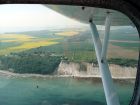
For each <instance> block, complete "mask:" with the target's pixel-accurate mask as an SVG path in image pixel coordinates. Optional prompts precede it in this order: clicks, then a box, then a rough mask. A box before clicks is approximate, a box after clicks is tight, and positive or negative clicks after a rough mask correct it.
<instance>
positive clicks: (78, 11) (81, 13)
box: [45, 5, 133, 26]
mask: <svg viewBox="0 0 140 105" xmlns="http://www.w3.org/2000/svg"><path fill="white" fill-rule="evenodd" d="M45 6H47V7H48V8H50V9H52V10H54V11H57V12H58V13H61V14H63V15H65V16H67V17H70V18H72V19H75V20H78V21H80V22H82V23H86V24H88V23H89V19H91V18H92V20H93V22H94V23H95V24H96V25H104V22H105V18H106V14H107V12H110V13H111V18H112V22H111V26H129V25H133V23H132V22H131V20H130V19H129V18H128V17H127V16H125V15H124V14H123V13H121V12H118V11H115V10H110V9H103V8H94V7H82V6H67V5H45Z"/></svg>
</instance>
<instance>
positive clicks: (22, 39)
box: [0, 34, 35, 42]
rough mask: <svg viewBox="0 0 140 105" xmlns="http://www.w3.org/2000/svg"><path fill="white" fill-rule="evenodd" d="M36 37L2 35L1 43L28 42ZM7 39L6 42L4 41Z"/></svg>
mask: <svg viewBox="0 0 140 105" xmlns="http://www.w3.org/2000/svg"><path fill="white" fill-rule="evenodd" d="M33 38H35V37H32V36H29V35H23V34H1V35H0V39H1V42H27V41H30V40H32V39H33ZM2 39H5V40H2Z"/></svg>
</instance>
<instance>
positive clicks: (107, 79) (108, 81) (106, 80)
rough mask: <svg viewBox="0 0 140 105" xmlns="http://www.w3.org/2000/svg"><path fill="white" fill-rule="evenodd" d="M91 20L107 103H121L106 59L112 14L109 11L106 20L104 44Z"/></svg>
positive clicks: (117, 104) (115, 104)
mask: <svg viewBox="0 0 140 105" xmlns="http://www.w3.org/2000/svg"><path fill="white" fill-rule="evenodd" d="M89 22H90V27H91V31H92V39H93V42H94V46H95V52H96V56H97V60H98V64H99V69H100V73H101V77H102V82H103V87H104V92H105V97H106V101H107V105H120V102H119V98H118V95H117V92H116V90H115V87H114V84H113V80H112V77H111V73H110V70H109V66H108V62H107V60H106V54H107V48H108V42H109V33H110V25H111V16H110V14H109V13H107V16H106V20H105V35H104V40H103V46H102V43H101V40H100V37H99V33H98V30H97V27H96V25H95V24H94V23H93V21H92V19H91V20H90V21H89Z"/></svg>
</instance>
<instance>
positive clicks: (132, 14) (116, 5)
mask: <svg viewBox="0 0 140 105" xmlns="http://www.w3.org/2000/svg"><path fill="white" fill-rule="evenodd" d="M0 3H3V4H5V3H20V4H21V3H22V4H25V3H30V4H31V3H32V4H35V3H36V4H57V5H63V4H65V5H78V6H89V7H101V8H109V9H114V10H118V11H120V12H123V13H124V14H125V15H127V16H128V17H129V18H130V19H131V20H132V22H133V23H134V24H135V26H136V28H137V30H138V32H139V37H140V17H139V11H138V9H137V7H134V6H135V5H133V4H130V3H128V2H127V1H123V0H120V1H119V0H118V1H116V0H112V2H111V3H110V0H108V1H106V0H94V1H92V0H79V1H76V0H75V1H74V0H57V1H56V0H2V1H0ZM120 5H122V6H120ZM139 92H140V52H139V60H138V67H137V76H136V81H135V88H134V93H133V97H132V100H131V102H130V105H139V103H140V94H139Z"/></svg>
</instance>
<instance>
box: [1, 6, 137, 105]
mask: <svg viewBox="0 0 140 105" xmlns="http://www.w3.org/2000/svg"><path fill="white" fill-rule="evenodd" d="M76 11H79V14H78V13H77V12H76ZM106 11H111V14H112V19H114V20H112V24H111V25H116V26H111V29H110V38H109V47H108V53H107V60H108V63H109V68H110V71H111V75H112V78H113V81H114V85H115V88H116V91H117V94H118V96H119V100H120V103H121V105H128V104H129V102H130V100H131V97H132V94H133V89H134V83H135V78H136V70H137V61H138V53H139V46H140V43H139V42H140V40H139V37H138V32H137V29H136V27H134V25H133V24H132V22H131V21H130V20H129V19H128V17H126V16H125V15H123V14H121V13H119V12H117V11H115V12H114V11H113V10H106V9H98V8H94V9H93V8H92V7H81V6H61V5H35V4H34V5H29V4H26V5H25V4H24V5H21V4H12V5H1V6H0V14H1V16H0V105H106V98H105V94H104V89H103V85H102V80H101V75H100V70H99V66H98V63H97V59H96V54H95V49H94V43H93V39H92V33H91V29H90V26H89V24H88V19H89V17H90V16H91V15H92V16H93V18H94V20H93V21H95V24H97V29H98V32H99V35H100V38H101V41H103V36H104V32H105V29H104V28H105V27H104V21H105V15H106ZM118 14H119V15H118ZM120 18H121V19H122V18H123V21H121V19H120ZM128 23H129V25H128ZM117 25H120V26H117Z"/></svg>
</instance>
